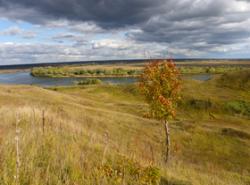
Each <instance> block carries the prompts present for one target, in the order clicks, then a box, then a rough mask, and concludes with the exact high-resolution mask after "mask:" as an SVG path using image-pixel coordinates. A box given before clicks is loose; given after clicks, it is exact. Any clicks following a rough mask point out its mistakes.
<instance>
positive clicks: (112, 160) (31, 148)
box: [0, 80, 250, 185]
mask: <svg viewBox="0 0 250 185" xmlns="http://www.w3.org/2000/svg"><path fill="white" fill-rule="evenodd" d="M249 96H250V95H249V94H248V93H247V91H242V90H234V89H226V88H224V87H218V86H217V81H216V80H211V81H208V82H198V81H186V82H185V83H184V87H183V100H182V102H181V103H180V108H179V116H178V120H175V121H172V122H171V138H172V159H171V163H170V164H168V166H166V165H165V164H164V162H163V161H164V158H163V157H162V156H163V152H164V131H163V128H162V125H161V124H160V123H159V122H157V121H154V120H149V119H146V118H144V117H143V115H144V113H145V112H146V111H147V106H146V105H145V104H144V102H143V99H142V97H141V96H140V94H139V93H138V92H137V90H136V87H134V86H133V85H128V86H114V85H97V86H86V87H58V88H52V89H42V88H39V87H34V86H0V106H1V108H0V118H1V122H0V143H1V145H0V169H1V170H0V184H15V178H14V176H15V175H18V176H19V178H18V179H19V181H20V182H19V183H20V184H32V185H33V184H159V183H160V184H176V185H181V184H182V185H184V184H186V185H188V184H194V185H198V184H204V185H206V184H207V185H208V184H222V185H223V184H225V185H230V184H231V185H240V184H249V183H250V178H249V177H248V176H249V174H250V166H249V164H250V132H249V130H250V123H249V117H248V115H246V114H243V113H241V112H237V111H234V110H233V109H228V108H227V103H228V102H229V101H244V102H245V103H249V102H250V97H249ZM207 97H210V98H207ZM43 115H44V116H43ZM17 120H20V122H19V124H18V127H17V129H20V134H18V133H16V122H17ZM15 137H18V138H19V146H18V149H19V150H20V154H19V157H17V155H16V148H17V147H16V146H17V145H16V143H15ZM18 158H19V160H20V167H19V168H16V161H17V159H18ZM17 171H19V173H17Z"/></svg>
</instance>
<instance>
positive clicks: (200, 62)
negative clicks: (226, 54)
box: [0, 59, 250, 71]
mask: <svg viewBox="0 0 250 185" xmlns="http://www.w3.org/2000/svg"><path fill="white" fill-rule="evenodd" d="M151 60H156V59H138V60H104V61H101V60H98V61H72V62H51V63H36V64H13V65H0V71H2V70H21V69H31V68H33V67H47V66H55V67H56V66H65V65H108V64H111V65H116V64H125V65H126V64H138V65H142V64H146V63H148V62H150V61H151ZM160 60H163V59H160ZM174 61H175V62H176V65H177V66H178V65H180V66H182V65H183V66H185V65H189V66H220V65H228V66H235V65H237V66H242V67H243V66H249V67H250V59H174Z"/></svg>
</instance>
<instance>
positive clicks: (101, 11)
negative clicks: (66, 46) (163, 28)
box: [0, 0, 166, 28]
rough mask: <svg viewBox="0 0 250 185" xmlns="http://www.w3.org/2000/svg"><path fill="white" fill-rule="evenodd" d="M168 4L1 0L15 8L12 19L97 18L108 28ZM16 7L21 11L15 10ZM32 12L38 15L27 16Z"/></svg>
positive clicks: (124, 0)
mask: <svg viewBox="0 0 250 185" xmlns="http://www.w3.org/2000/svg"><path fill="white" fill-rule="evenodd" d="M165 4H166V0H154V1H152V0H116V1H114V0H71V1H68V0H53V1H51V0H40V1H34V0H0V6H1V7H2V8H3V10H2V11H4V10H10V11H12V13H9V16H10V17H12V18H16V19H19V18H22V19H25V20H27V21H30V22H33V23H37V22H38V23H44V22H46V21H47V19H50V18H52V19H68V20H74V21H93V22H95V23H97V24H98V25H100V26H101V27H104V28H114V27H122V26H126V25H132V24H137V23H141V22H143V21H146V20H148V19H149V18H150V17H151V16H152V15H154V14H155V13H156V12H157V13H159V12H162V11H163V10H164V6H165ZM14 9H16V10H18V11H16V12H15V13H13V10H14ZM19 10H21V11H19ZM31 13H33V14H35V15H36V16H27V15H28V14H30V15H31ZM5 14H8V12H7V11H5Z"/></svg>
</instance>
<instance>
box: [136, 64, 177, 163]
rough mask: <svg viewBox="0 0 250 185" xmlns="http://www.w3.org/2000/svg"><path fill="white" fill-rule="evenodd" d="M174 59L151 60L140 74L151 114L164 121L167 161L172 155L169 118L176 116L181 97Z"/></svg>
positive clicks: (140, 84) (142, 89)
mask: <svg viewBox="0 0 250 185" xmlns="http://www.w3.org/2000/svg"><path fill="white" fill-rule="evenodd" d="M179 74H180V73H179V71H178V69H177V68H176V67H175V64H174V62H173V60H166V61H163V62H160V61H158V60H155V61H152V62H150V63H149V64H148V65H147V66H146V67H145V69H144V71H143V73H142V74H141V76H140V83H139V86H140V89H141V91H142V93H143V94H144V96H145V99H146V102H147V103H148V104H149V108H150V116H151V117H153V118H155V119H158V120H160V121H162V123H164V126H165V133H166V162H167V161H168V160H169V157H170V129H169V123H168V120H169V119H171V118H174V117H175V116H176V107H177V101H178V100H179V99H180V75H179Z"/></svg>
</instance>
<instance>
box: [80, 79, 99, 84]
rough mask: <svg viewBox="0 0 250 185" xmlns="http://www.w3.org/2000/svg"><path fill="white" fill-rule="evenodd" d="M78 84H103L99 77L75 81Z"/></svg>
mask: <svg viewBox="0 0 250 185" xmlns="http://www.w3.org/2000/svg"><path fill="white" fill-rule="evenodd" d="M75 83H76V84H77V85H94V84H101V83H102V81H101V80H99V79H97V78H86V79H84V80H81V81H77V82H75Z"/></svg>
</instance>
